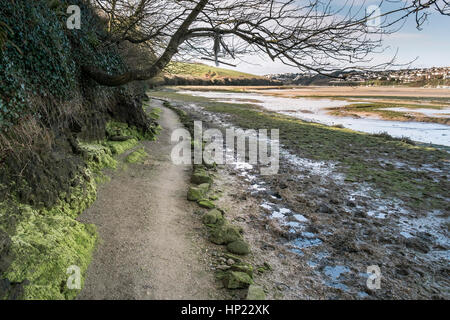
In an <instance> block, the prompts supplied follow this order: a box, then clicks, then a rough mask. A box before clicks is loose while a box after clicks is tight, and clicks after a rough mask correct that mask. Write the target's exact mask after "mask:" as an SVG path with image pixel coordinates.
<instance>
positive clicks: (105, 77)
mask: <svg viewBox="0 0 450 320" xmlns="http://www.w3.org/2000/svg"><path fill="white" fill-rule="evenodd" d="M208 1H209V0H200V1H199V2H198V4H197V5H196V6H195V8H194V9H193V10H192V11H191V13H190V14H189V15H188V16H187V18H186V20H184V21H183V23H182V24H181V25H180V27H179V28H178V30H177V31H176V32H175V33H174V34H173V36H172V38H170V41H169V44H168V45H167V47H166V50H165V51H164V53H163V54H162V55H161V57H159V59H158V60H156V62H155V63H153V64H152V65H151V66H150V67H149V68H147V69H144V70H131V71H128V72H125V73H123V74H119V75H110V74H107V73H105V72H103V71H101V70H99V69H97V68H95V67H92V66H83V68H82V69H83V72H85V73H86V74H87V75H88V76H89V77H90V78H92V79H94V80H95V81H96V82H97V83H99V84H101V85H105V86H110V87H115V86H120V85H123V84H127V83H129V82H131V81H137V80H149V79H151V78H153V77H155V76H156V75H158V73H160V72H161V71H162V70H163V69H164V68H165V67H166V66H167V64H168V63H169V62H170V60H171V59H172V57H173V55H174V54H175V53H177V51H178V47H179V46H180V45H181V44H182V43H183V41H184V40H185V39H186V35H187V33H188V31H189V27H190V25H191V24H192V23H193V22H194V21H195V19H196V18H197V16H198V15H199V14H200V12H201V11H202V10H203V8H205V6H206V5H207V4H208Z"/></svg>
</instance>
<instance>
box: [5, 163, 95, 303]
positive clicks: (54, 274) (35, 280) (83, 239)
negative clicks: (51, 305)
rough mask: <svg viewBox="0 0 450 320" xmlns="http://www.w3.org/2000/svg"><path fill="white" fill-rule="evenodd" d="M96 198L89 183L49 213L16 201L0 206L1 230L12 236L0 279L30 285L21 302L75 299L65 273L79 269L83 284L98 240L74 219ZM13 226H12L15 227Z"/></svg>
mask: <svg viewBox="0 0 450 320" xmlns="http://www.w3.org/2000/svg"><path fill="white" fill-rule="evenodd" d="M87 173H89V172H87ZM91 181H92V179H91ZM95 198H96V188H95V185H94V183H93V182H88V183H86V185H84V186H80V187H77V188H75V189H74V190H73V192H71V193H70V195H68V196H67V195H66V197H65V199H64V200H61V201H60V202H59V203H58V204H57V205H56V206H54V207H53V208H51V209H35V208H32V207H30V206H28V205H24V204H20V203H17V202H15V201H9V202H7V203H3V204H1V205H0V228H1V229H2V231H4V232H6V233H7V234H8V235H9V237H10V240H11V245H10V248H9V251H10V252H11V253H12V257H13V260H12V262H11V264H10V265H9V266H8V268H7V269H6V271H5V272H4V273H3V274H2V275H1V278H6V279H8V280H9V281H11V282H17V283H24V282H25V281H28V284H26V285H25V286H24V294H23V297H21V298H23V299H73V298H75V296H76V295H77V293H78V292H79V290H70V289H68V288H67V286H66V282H67V279H68V275H67V274H66V272H67V268H68V267H69V266H72V265H76V266H78V267H79V268H80V271H81V275H82V283H83V275H84V273H85V271H86V269H87V267H88V265H89V262H90V260H91V255H92V251H93V249H94V247H95V243H96V239H97V234H96V229H95V226H93V225H86V224H82V223H80V222H78V221H77V220H75V218H76V217H77V216H78V215H79V214H80V213H81V212H83V211H84V210H85V209H86V208H87V207H88V206H89V205H91V204H92V202H93V201H95ZM11 221H15V223H14V226H13V225H12V224H11Z"/></svg>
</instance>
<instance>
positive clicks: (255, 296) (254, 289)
mask: <svg viewBox="0 0 450 320" xmlns="http://www.w3.org/2000/svg"><path fill="white" fill-rule="evenodd" d="M246 300H266V293H265V292H264V290H263V288H261V287H260V286H256V285H254V284H252V285H250V286H249V287H248V292H247V298H246Z"/></svg>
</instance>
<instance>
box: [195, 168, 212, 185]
mask: <svg viewBox="0 0 450 320" xmlns="http://www.w3.org/2000/svg"><path fill="white" fill-rule="evenodd" d="M191 182H192V183H195V184H202V183H211V182H212V178H211V177H210V176H209V175H208V174H207V173H206V172H205V171H201V170H196V171H195V172H194V174H193V175H192V177H191Z"/></svg>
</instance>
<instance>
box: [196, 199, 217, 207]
mask: <svg viewBox="0 0 450 320" xmlns="http://www.w3.org/2000/svg"><path fill="white" fill-rule="evenodd" d="M197 203H198V205H199V206H200V207H202V208H206V209H214V208H215V207H216V205H215V204H214V203H213V202H211V201H209V200H205V199H203V200H199V201H197Z"/></svg>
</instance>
